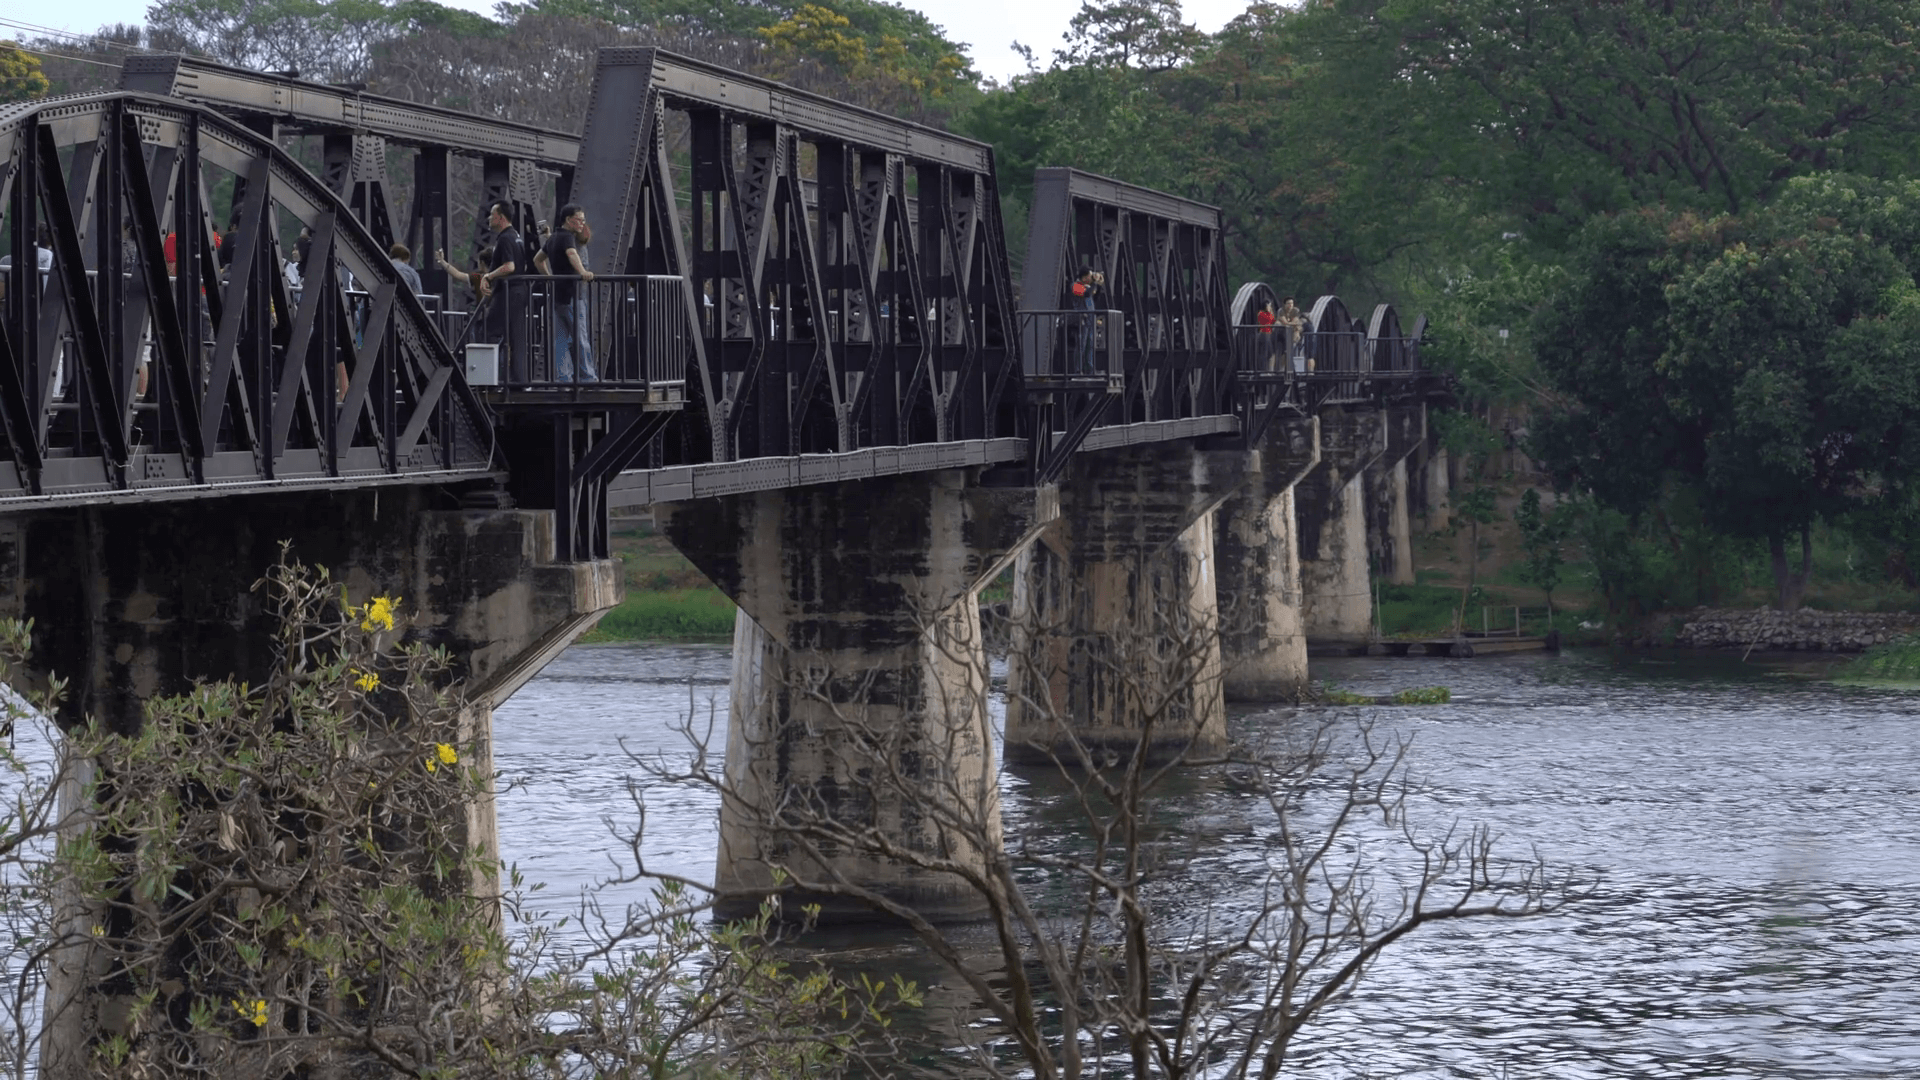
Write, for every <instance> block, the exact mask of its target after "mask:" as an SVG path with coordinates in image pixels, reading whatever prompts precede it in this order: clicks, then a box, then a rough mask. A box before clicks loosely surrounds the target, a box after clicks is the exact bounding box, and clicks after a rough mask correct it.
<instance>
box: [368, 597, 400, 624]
mask: <svg viewBox="0 0 1920 1080" xmlns="http://www.w3.org/2000/svg"><path fill="white" fill-rule="evenodd" d="M395 603H397V601H396V600H395V598H393V597H391V596H376V597H374V598H373V599H372V600H370V601H368V603H367V606H366V607H365V608H363V609H362V610H363V611H364V612H365V613H366V617H365V618H363V619H361V620H360V629H362V630H365V631H367V632H369V633H371V632H373V631H375V630H391V629H393V608H394V604H395Z"/></svg>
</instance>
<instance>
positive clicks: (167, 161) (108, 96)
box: [0, 92, 493, 506]
mask: <svg viewBox="0 0 1920 1080" xmlns="http://www.w3.org/2000/svg"><path fill="white" fill-rule="evenodd" d="M0 154H4V155H5V160H6V162H7V168H6V172H5V174H4V177H3V178H0V215H4V218H3V219H0V220H3V221H4V225H5V229H6V232H7V234H8V237H9V241H10V243H9V251H8V254H10V256H11V258H12V263H11V269H10V270H9V271H8V272H7V273H6V275H5V284H6V300H5V306H4V310H5V318H4V322H3V323H0V420H4V427H5V436H6V448H5V459H4V461H0V506H6V505H30V504H35V503H41V502H47V501H54V502H62V503H76V502H98V501H115V500H126V499H143V498H148V499H150V498H159V497H185V496H193V495H205V494H210V493H229V492H235V493H237V492H243V491H250V490H266V489H272V488H278V487H286V486H320V487H329V486H365V485H368V484H374V483H382V482H396V481H399V482H421V483H424V482H441V483H443V482H447V481H449V480H461V479H467V478H483V477H489V476H491V475H492V471H493V441H492V440H493V429H492V424H491V421H490V418H489V417H488V415H487V413H486V410H485V409H484V408H483V407H482V405H481V403H480V402H479V400H478V399H477V398H476V397H475V396H474V395H473V394H472V392H471V391H470V390H469V389H468V387H467V385H466V383H465V381H464V379H463V378H462V375H461V373H460V370H459V369H458V367H457V366H456V364H455V363H454V358H453V357H452V355H451V354H450V353H449V352H448V351H447V349H446V346H445V345H444V344H443V343H442V342H441V340H440V338H439V336H438V334H437V333H436V332H435V331H434V329H433V327H432V325H431V323H430V322H429V320H428V316H427V313H426V311H425V310H424V309H423V308H422V307H421V305H420V302H419V300H418V299H417V298H416V297H414V295H413V294H412V293H411V292H410V291H409V290H407V289H406V288H404V287H402V286H401V285H400V283H399V280H398V278H397V275H396V273H395V271H394V268H393V266H392V264H391V263H390V262H389V261H388V259H387V257H386V252H385V250H384V249H383V248H382V247H381V246H380V245H379V244H378V243H377V241H376V240H375V239H374V238H373V237H372V236H370V235H369V234H368V233H367V231H366V229H365V228H363V227H362V226H361V224H360V223H359V222H358V221H357V220H356V219H355V217H354V215H353V214H352V213H350V212H349V210H348V208H347V206H346V205H345V204H344V203H343V202H342V201H341V200H340V198H339V197H338V196H337V195H336V194H335V193H333V192H331V191H329V190H327V188H326V186H325V185H324V184H322V183H320V182H319V181H317V180H316V179H315V178H314V177H312V176H311V175H310V174H308V173H307V172H306V171H305V170H303V169H301V168H300V166H299V165H298V164H296V163H295V162H293V161H292V160H291V159H289V158H288V157H287V156H286V155H285V154H284V153H282V152H281V151H280V150H279V149H278V148H277V147H275V146H274V145H273V144H272V142H271V141H269V140H267V139H265V138H262V137H261V136H259V135H258V134H256V133H254V132H253V131H251V130H249V129H247V128H246V127H244V126H242V125H241V124H239V123H238V122H236V121H234V120H231V119H229V118H227V117H224V116H222V115H220V114H219V113H216V112H214V111H212V110H209V109H207V108H204V107H201V106H198V105H194V104H190V103H187V102H183V101H179V100H173V99H165V98H157V97H153V96H150V95H144V94H137V93H127V92H119V93H105V94H96V95H85V96H78V97H71V98H63V99H56V100H53V101H47V102H38V103H24V104H19V105H14V106H11V107H8V108H6V109H4V110H0ZM222 177H226V178H229V179H230V180H231V182H232V183H233V184H234V185H235V186H236V187H240V186H241V185H244V187H243V189H242V194H241V197H240V216H241V225H240V228H239V231H238V234H237V236H235V238H234V240H235V242H234V244H233V252H232V258H231V265H230V266H228V267H223V266H222V265H221V260H220V259H219V257H218V254H217V251H216V249H215V246H214V244H213V231H212V226H213V225H214V220H213V217H212V214H211V212H210V210H211V208H210V204H211V199H210V197H209V192H210V190H211V189H212V188H213V187H214V186H216V184H217V183H218V182H219V180H220V179H221V178H222ZM43 223H44V224H45V225H47V226H48V227H49V228H50V231H51V236H52V243H51V253H52V258H51V269H50V271H49V272H48V273H47V274H46V275H45V276H44V278H42V276H41V275H40V274H39V273H37V272H36V264H37V262H38V259H39V253H38V252H37V251H36V246H35V243H34V237H35V235H36V230H37V227H38V226H39V225H41V224H43ZM299 225H305V226H307V227H308V228H310V229H311V230H312V231H313V235H314V240H313V248H312V253H311V255H310V257H309V260H308V266H307V269H306V275H305V277H306V286H305V288H304V289H303V290H302V291H301V292H300V294H299V296H298V300H297V302H296V299H295V296H294V294H293V293H292V292H291V291H290V290H289V288H288V285H287V278H286V277H285V276H284V274H283V273H282V270H281V265H282V261H283V257H284V254H285V252H283V248H282V243H283V241H284V240H285V239H287V238H288V230H290V229H293V228H297V227H298V226H299ZM169 234H172V235H173V236H174V237H175V242H176V244H177V256H178V267H179V273H178V274H177V276H172V277H170V276H169V274H168V267H167V260H166V256H165V247H166V242H167V239H168V236H169ZM349 278H351V280H352V283H353V285H354V288H353V289H352V290H351V291H350V290H349V288H348V284H349ZM143 368H145V369H146V370H145V372H144V373H143V372H142V369H143ZM342 373H343V374H344V377H345V386H344V389H339V388H337V386H336V379H337V378H339V377H340V376H341V374H342ZM143 383H144V384H145V392H144V393H142V384H143Z"/></svg>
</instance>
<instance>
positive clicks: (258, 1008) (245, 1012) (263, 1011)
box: [229, 999, 267, 1027]
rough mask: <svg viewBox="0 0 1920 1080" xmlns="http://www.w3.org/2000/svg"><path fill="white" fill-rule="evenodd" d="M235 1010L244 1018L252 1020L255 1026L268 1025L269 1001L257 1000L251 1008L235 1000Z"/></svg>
mask: <svg viewBox="0 0 1920 1080" xmlns="http://www.w3.org/2000/svg"><path fill="white" fill-rule="evenodd" d="M229 1000H231V999H229ZM233 1011H234V1012H237V1013H239V1014H240V1018H241V1019H242V1020H248V1021H251V1022H252V1023H253V1026H254V1027H266V1026H267V1003H266V1002H264V1001H259V1000H255V1001H254V1003H253V1008H251V1009H249V1008H247V1007H246V1006H245V1005H242V1004H240V1003H239V1002H238V1001H235V1002H234V1003H233Z"/></svg>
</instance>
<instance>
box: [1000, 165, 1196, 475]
mask: <svg viewBox="0 0 1920 1080" xmlns="http://www.w3.org/2000/svg"><path fill="white" fill-rule="evenodd" d="M1029 223H1030V225H1029V231H1028V240H1027V262H1026V269H1025V275H1024V277H1023V279H1022V282H1021V286H1022V287H1021V305H1020V306H1021V309H1022V310H1035V311H1038V310H1044V309H1052V308H1071V307H1077V306H1080V303H1079V302H1078V301H1077V299H1076V297H1074V295H1073V293H1072V287H1073V283H1074V281H1075V280H1076V279H1078V278H1079V277H1080V276H1081V275H1082V274H1084V273H1085V272H1087V271H1096V272H1098V273H1100V274H1101V275H1102V276H1103V277H1104V279H1105V281H1104V284H1103V285H1102V286H1101V294H1100V295H1098V296H1097V298H1096V301H1095V302H1096V304H1097V306H1099V307H1101V308H1111V309H1114V310H1116V311H1118V312H1119V313H1120V321H1121V325H1120V327H1119V329H1118V331H1117V333H1118V346H1119V353H1120V357H1121V360H1122V367H1123V371H1122V382H1121V387H1120V393H1119V395H1118V396H1117V397H1115V396H1114V395H1112V394H1111V392H1110V388H1109V387H1107V386H1102V385H1097V384H1093V383H1089V384H1088V385H1086V386H1084V387H1082V388H1079V389H1067V390H1060V389H1055V388H1054V387H1052V386H1051V385H1046V384H1039V385H1034V384H1032V383H1031V381H1030V385H1029V386H1028V393H1027V395H1026V398H1027V406H1028V417H1027V423H1028V425H1029V426H1028V432H1027V434H1028V438H1029V441H1030V443H1031V445H1032V447H1033V454H1032V462H1031V465H1032V469H1033V473H1034V476H1035V478H1036V479H1037V480H1039V481H1041V482H1044V481H1046V480H1050V479H1052V478H1053V477H1055V476H1057V475H1059V473H1060V471H1061V470H1062V469H1063V468H1064V467H1065V463H1066V459H1067V457H1068V456H1069V455H1071V454H1072V453H1073V452H1074V450H1075V449H1076V448H1077V447H1078V446H1079V445H1080V443H1081V441H1082V440H1083V439H1084V438H1085V436H1086V435H1087V433H1088V432H1090V431H1092V430H1094V429H1095V428H1098V427H1105V426H1112V425H1116V424H1138V423H1149V422H1160V421H1169V420H1185V419H1189V418H1193V417H1199V416H1214V415H1221V414H1225V413H1229V412H1231V411H1232V406H1233V401H1232V394H1231V391H1232V382H1231V379H1230V377H1229V376H1230V373H1231V371H1232V356H1231V353H1230V350H1229V344H1230V334H1229V328H1230V326H1231V325H1232V324H1231V320H1230V319H1229V313H1228V307H1227V275H1226V265H1225V261H1224V260H1225V252H1224V250H1223V248H1222V244H1221V238H1220V237H1221V218H1220V211H1219V209H1218V208H1217V207H1212V206H1207V205H1205V204H1203V203H1197V202H1193V201H1191V200H1188V199H1182V198H1179V197H1178V196H1174V195H1168V194H1166V193H1165V192H1160V191H1154V190H1151V189H1149V188H1143V187H1137V186H1135V185H1132V184H1127V183H1122V182H1120V181H1118V180H1112V179H1108V178H1107V177H1104V176H1095V175H1093V174H1091V173H1085V172H1081V171H1079V170H1078V169H1040V170H1037V171H1036V172H1035V174H1034V184H1033V207H1032V209H1031V211H1030V216H1029ZM1038 344H1040V343H1038V342H1023V346H1027V347H1029V348H1028V351H1029V355H1028V356H1027V357H1026V365H1025V366H1026V370H1027V371H1028V372H1029V373H1034V372H1035V371H1036V364H1038V363H1039V358H1038V357H1036V356H1034V355H1031V354H1032V353H1033V352H1034V351H1035V350H1034V349H1033V348H1032V346H1035V345H1038Z"/></svg>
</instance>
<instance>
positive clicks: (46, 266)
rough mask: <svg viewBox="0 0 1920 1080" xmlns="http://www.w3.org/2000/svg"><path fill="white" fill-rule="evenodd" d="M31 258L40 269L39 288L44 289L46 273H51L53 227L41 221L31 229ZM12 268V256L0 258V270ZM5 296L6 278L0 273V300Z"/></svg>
mask: <svg viewBox="0 0 1920 1080" xmlns="http://www.w3.org/2000/svg"><path fill="white" fill-rule="evenodd" d="M33 259H34V262H35V263H36V264H37V266H38V268H39V270H40V288H41V291H43V292H44V291H45V290H46V287H47V275H48V274H51V273H53V229H52V228H51V227H49V226H48V225H47V223H46V222H44V221H43V222H41V223H40V225H39V227H37V228H35V229H34V231H33ZM11 269H13V256H11V255H8V256H6V257H5V258H0V270H11ZM6 298H7V279H6V276H5V275H3V274H0V300H5V299H6Z"/></svg>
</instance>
